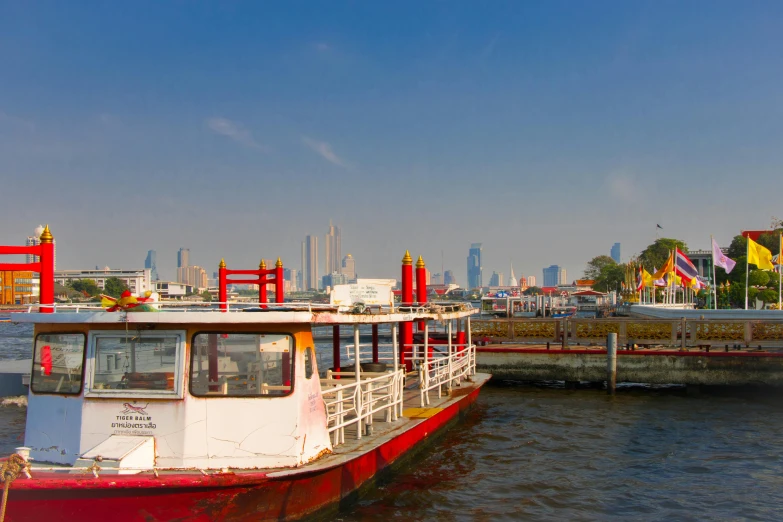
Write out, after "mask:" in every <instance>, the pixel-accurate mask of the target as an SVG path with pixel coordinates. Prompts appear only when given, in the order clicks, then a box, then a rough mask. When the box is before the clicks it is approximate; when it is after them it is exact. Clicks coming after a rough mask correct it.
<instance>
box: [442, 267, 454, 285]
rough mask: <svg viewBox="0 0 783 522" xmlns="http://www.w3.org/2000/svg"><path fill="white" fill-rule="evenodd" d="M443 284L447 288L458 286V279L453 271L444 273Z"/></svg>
mask: <svg viewBox="0 0 783 522" xmlns="http://www.w3.org/2000/svg"><path fill="white" fill-rule="evenodd" d="M443 284H444V285H446V286H448V285H456V284H457V278H456V277H454V271H453V270H446V271H445V272H443Z"/></svg>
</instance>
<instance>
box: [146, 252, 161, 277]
mask: <svg viewBox="0 0 783 522" xmlns="http://www.w3.org/2000/svg"><path fill="white" fill-rule="evenodd" d="M156 258H157V254H156V253H155V251H154V250H148V251H147V259H145V260H144V268H149V269H150V274H151V277H152V280H153V281H157V280H158V279H160V278H159V277H158V267H157V266H156V263H155V259H156Z"/></svg>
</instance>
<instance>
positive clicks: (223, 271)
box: [218, 257, 285, 312]
mask: <svg viewBox="0 0 783 522" xmlns="http://www.w3.org/2000/svg"><path fill="white" fill-rule="evenodd" d="M218 272H219V273H218V275H219V279H220V281H219V285H220V288H219V289H218V295H219V296H220V302H221V303H222V304H221V305H220V309H221V310H222V311H224V312H225V311H226V310H227V309H228V306H227V305H226V304H225V303H226V301H228V289H227V287H228V284H229V283H231V284H240V285H243V284H244V285H258V301H259V302H260V303H261V306H262V308H266V306H263V305H264V304H266V303H267V288H266V286H267V285H275V303H283V302H285V291H284V290H285V288H284V286H285V281H284V280H283V279H284V276H283V262H282V261H281V260H280V258H279V257H278V258H277V263H275V268H272V269H267V268H266V263H265V262H264V260H263V259H262V260H261V263H260V264H259V265H258V270H229V269H228V268H226V262H225V261H224V260H222V259H221V260H220V267H219V270H218ZM231 275H248V276H253V278H248V279H229V278H228V276H231ZM269 276H272V277H271V278H270V277H269Z"/></svg>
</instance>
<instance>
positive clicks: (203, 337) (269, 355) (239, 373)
mask: <svg viewBox="0 0 783 522" xmlns="http://www.w3.org/2000/svg"><path fill="white" fill-rule="evenodd" d="M293 353H294V340H293V336H291V335H288V334H268V333H265V334H248V333H217V332H216V333H211V332H210V333H199V334H196V335H195V336H193V342H192V344H191V359H190V393H191V394H193V395H195V396H199V397H205V396H209V397H211V396H241V397H247V396H249V397H280V396H284V395H288V394H290V393H291V390H292V389H293V384H292V383H293V377H294V365H293V357H292V354H293Z"/></svg>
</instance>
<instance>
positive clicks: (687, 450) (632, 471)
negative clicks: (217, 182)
mask: <svg viewBox="0 0 783 522" xmlns="http://www.w3.org/2000/svg"><path fill="white" fill-rule="evenodd" d="M31 344H32V342H31V329H30V327H29V326H27V325H13V324H2V323H0V358H5V359H9V358H12V359H19V358H29V357H30V347H31ZM324 348H326V350H323V351H328V347H324ZM324 362H326V361H321V364H323V363H324ZM329 362H331V361H329ZM19 402H20V401H14V400H5V401H3V404H2V406H0V453H2V454H7V453H10V452H12V451H13V449H14V448H15V447H16V446H19V445H20V444H21V439H22V437H23V433H24V416H25V408H24V407H23V406H19V405H18V404H19ZM782 432H783V401H781V400H780V399H779V391H778V390H745V389H717V390H708V391H703V392H702V393H700V394H698V395H689V394H687V393H686V392H685V390H684V389H683V388H680V387H676V386H671V387H655V388H653V387H644V386H621V387H620V388H619V390H618V393H617V395H616V396H615V397H608V396H607V395H606V393H605V392H604V391H602V390H597V389H590V388H584V389H577V390H566V389H564V388H563V387H562V386H559V385H557V384H551V385H535V386H534V385H526V384H521V383H511V382H501V383H493V384H490V385H488V386H487V387H485V388H484V389H483V390H482V392H481V395H480V397H479V399H478V401H477V403H476V405H475V407H474V408H473V409H472V410H471V412H470V414H469V415H468V416H467V418H466V419H465V420H464V421H463V422H461V423H459V424H457V425H455V426H454V427H452V428H451V429H450V430H449V431H447V432H446V433H444V434H442V435H440V436H438V437H437V438H436V439H435V440H434V441H432V442H431V443H430V444H429V445H428V446H427V447H426V448H425V449H424V450H423V451H422V452H420V453H419V454H417V455H416V456H415V458H414V459H412V460H411V461H409V462H407V463H406V464H405V465H404V466H402V467H400V468H398V469H397V470H395V471H394V473H392V474H390V475H387V476H384V478H383V480H382V481H381V482H380V483H379V484H378V487H377V488H374V489H372V490H370V491H368V492H367V493H366V494H364V495H363V496H362V498H360V499H359V500H358V501H356V502H355V503H353V504H352V505H350V506H347V507H346V508H344V509H343V510H342V511H341V512H339V513H338V514H337V515H336V518H337V519H338V520H343V521H366V520H378V521H387V520H423V519H428V520H493V521H494V520H562V519H566V520H651V521H652V520H656V521H657V520H707V519H711V520H780V519H783V437H781V436H780V433H782ZM330 518H333V517H330Z"/></svg>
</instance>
